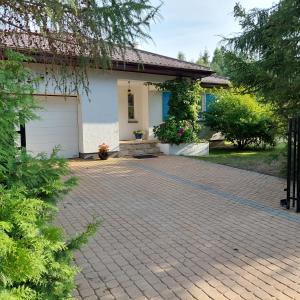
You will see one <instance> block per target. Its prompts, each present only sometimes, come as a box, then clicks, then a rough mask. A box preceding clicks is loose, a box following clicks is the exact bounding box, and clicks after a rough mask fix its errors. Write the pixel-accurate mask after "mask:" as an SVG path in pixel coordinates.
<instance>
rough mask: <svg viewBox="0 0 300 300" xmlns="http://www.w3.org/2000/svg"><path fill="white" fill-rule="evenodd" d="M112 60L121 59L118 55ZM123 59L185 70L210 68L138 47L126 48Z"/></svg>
mask: <svg viewBox="0 0 300 300" xmlns="http://www.w3.org/2000/svg"><path fill="white" fill-rule="evenodd" d="M113 60H120V61H123V59H122V58H121V57H120V56H117V55H116V56H115V55H114V57H113ZM125 61H126V62H133V63H143V64H147V65H155V66H162V67H170V68H179V69H187V70H195V71H199V72H201V71H210V72H212V71H211V70H210V68H207V67H204V66H201V65H198V64H194V63H190V62H187V61H183V60H179V59H176V58H172V57H168V56H164V55H160V54H156V53H152V52H148V51H144V50H139V49H135V50H132V49H128V50H126V52H125Z"/></svg>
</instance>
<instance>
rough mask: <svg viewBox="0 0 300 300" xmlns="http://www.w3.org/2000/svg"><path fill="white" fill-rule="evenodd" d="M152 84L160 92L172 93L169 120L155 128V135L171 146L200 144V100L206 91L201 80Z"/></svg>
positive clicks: (178, 80)
mask: <svg viewBox="0 0 300 300" xmlns="http://www.w3.org/2000/svg"><path fill="white" fill-rule="evenodd" d="M150 84H152V85H154V86H155V87H156V88H157V89H158V90H160V91H168V92H170V99H169V116H168V119H167V120H166V121H165V122H164V123H162V124H160V125H159V126H154V130H153V132H154V135H155V136H156V137H157V138H158V139H159V140H160V141H162V142H164V143H170V144H180V143H193V142H198V140H199V138H198V136H199V130H200V127H199V113H200V109H201V104H200V100H201V97H202V94H203V91H204V89H203V88H202V87H201V84H200V80H192V79H184V78H176V79H174V80H168V81H165V82H163V83H150Z"/></svg>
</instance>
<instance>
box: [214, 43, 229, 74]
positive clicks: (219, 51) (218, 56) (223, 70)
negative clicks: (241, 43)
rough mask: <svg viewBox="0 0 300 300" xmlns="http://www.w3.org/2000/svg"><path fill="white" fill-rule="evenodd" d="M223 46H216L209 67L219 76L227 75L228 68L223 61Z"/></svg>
mask: <svg viewBox="0 0 300 300" xmlns="http://www.w3.org/2000/svg"><path fill="white" fill-rule="evenodd" d="M224 56H225V49H224V47H221V48H216V49H215V51H214V54H213V57H212V61H211V65H210V66H211V68H212V70H213V71H215V72H216V73H217V74H218V75H220V76H225V77H226V76H227V74H228V70H227V66H226V62H225V57H224Z"/></svg>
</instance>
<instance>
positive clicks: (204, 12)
mask: <svg viewBox="0 0 300 300" xmlns="http://www.w3.org/2000/svg"><path fill="white" fill-rule="evenodd" d="M157 1H159V0H153V1H152V2H153V3H157ZM163 2H164V4H163V6H162V7H161V10H160V14H161V18H160V19H159V20H157V22H156V23H155V24H152V26H151V31H150V35H151V37H152V39H153V41H148V42H146V43H145V42H141V43H140V44H139V46H138V48H140V49H143V50H147V51H150V52H155V53H159V54H162V55H166V56H171V57H177V54H178V51H182V52H183V53H184V54H185V56H186V59H187V60H196V59H197V58H198V56H199V53H200V52H201V51H202V52H203V51H204V49H207V50H208V51H209V53H210V55H212V54H213V51H214V49H215V48H216V47H217V46H218V45H219V42H220V40H221V39H222V36H229V35H231V34H233V33H235V32H239V31H240V27H239V25H238V23H237V22H236V21H235V19H234V17H233V7H234V5H235V3H236V2H237V0H163ZM239 2H240V3H241V4H242V6H243V7H244V8H246V9H247V10H249V9H252V8H255V7H258V8H268V7H271V6H272V4H274V3H277V2H278V0H239Z"/></svg>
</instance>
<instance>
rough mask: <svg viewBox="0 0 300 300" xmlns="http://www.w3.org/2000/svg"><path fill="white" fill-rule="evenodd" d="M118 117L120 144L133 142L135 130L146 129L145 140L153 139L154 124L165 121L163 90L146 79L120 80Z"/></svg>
mask: <svg viewBox="0 0 300 300" xmlns="http://www.w3.org/2000/svg"><path fill="white" fill-rule="evenodd" d="M118 117H119V140H120V146H121V144H122V143H123V141H131V142H132V140H133V139H134V134H133V131H135V130H142V131H144V140H147V141H153V140H154V139H155V138H154V135H153V126H155V125H159V124H160V123H162V121H163V120H162V94H161V92H159V91H157V90H156V89H155V88H154V87H151V86H148V85H146V82H145V81H141V80H124V79H123V80H118ZM134 144H135V145H136V143H134ZM127 145H128V143H127ZM142 145H143V146H145V145H146V144H144V143H143V144H142ZM150 145H151V143H150ZM123 146H124V143H123ZM120 150H121V149H120Z"/></svg>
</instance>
